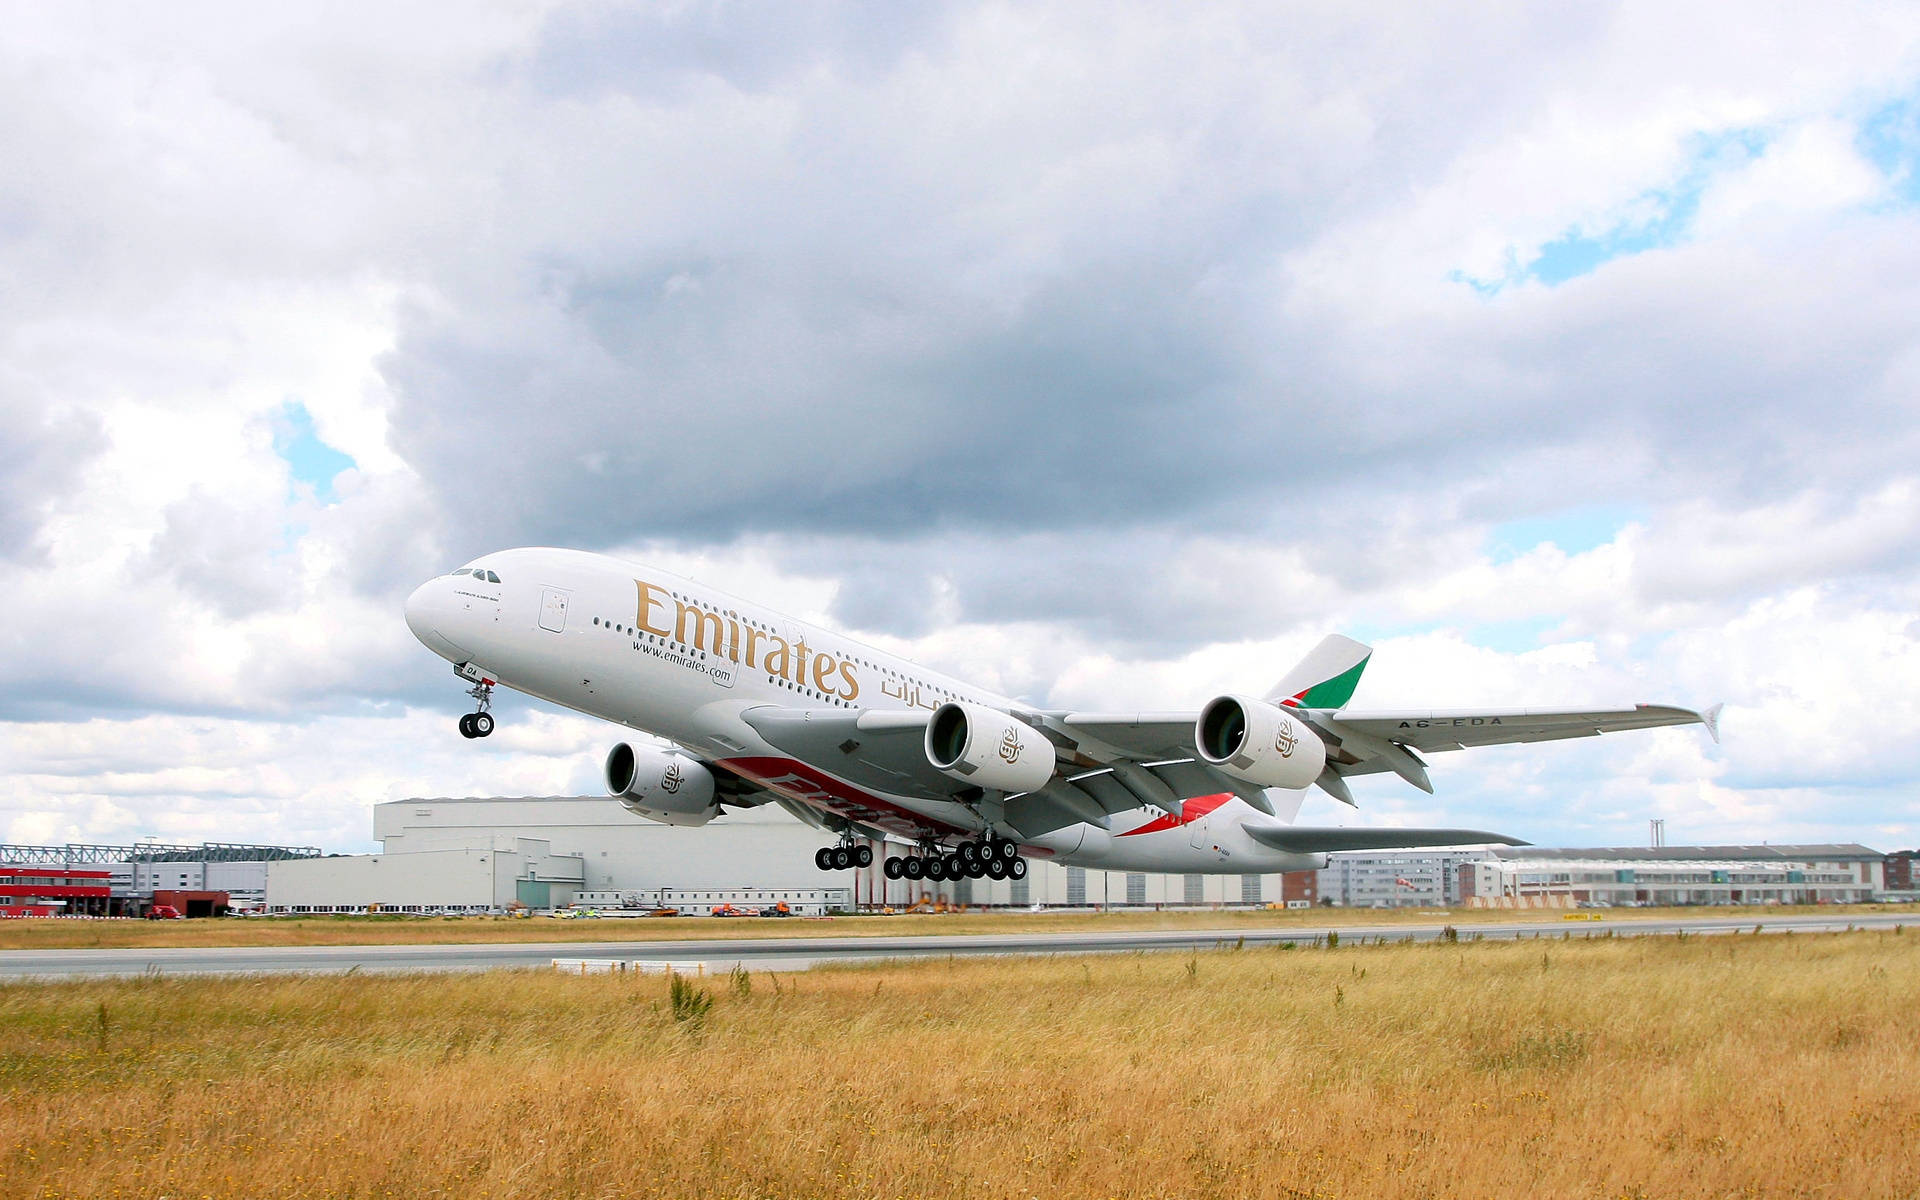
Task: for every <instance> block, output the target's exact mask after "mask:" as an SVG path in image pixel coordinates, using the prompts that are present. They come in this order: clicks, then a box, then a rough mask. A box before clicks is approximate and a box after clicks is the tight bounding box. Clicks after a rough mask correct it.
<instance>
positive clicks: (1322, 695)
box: [1267, 633, 1373, 708]
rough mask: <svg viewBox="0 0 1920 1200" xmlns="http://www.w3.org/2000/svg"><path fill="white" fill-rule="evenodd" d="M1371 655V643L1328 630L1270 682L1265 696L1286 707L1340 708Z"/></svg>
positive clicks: (1351, 694)
mask: <svg viewBox="0 0 1920 1200" xmlns="http://www.w3.org/2000/svg"><path fill="white" fill-rule="evenodd" d="M1371 657H1373V647H1371V646H1367V645H1364V644H1362V643H1360V642H1356V641H1354V640H1353V639H1352V638H1350V637H1343V636H1342V635H1340V634H1337V633H1333V634H1328V635H1327V636H1326V637H1325V638H1322V639H1321V641H1320V644H1319V645H1317V646H1315V647H1314V648H1313V649H1312V650H1311V651H1309V652H1308V654H1307V656H1306V657H1305V658H1303V659H1301V660H1300V661H1299V662H1298V663H1296V664H1295V665H1294V667H1293V669H1292V670H1290V671H1288V672H1287V673H1286V675H1284V676H1283V677H1282V678H1281V680H1280V682H1279V683H1276V684H1274V685H1273V690H1272V691H1270V692H1268V693H1267V699H1268V700H1269V701H1272V702H1274V703H1276V704H1284V705H1286V706H1287V707H1288V708H1344V707H1345V706H1346V703H1347V701H1348V700H1351V699H1352V698H1353V690H1354V689H1355V688H1356V687H1358V686H1360V673H1361V672H1362V671H1364V670H1366V669H1367V660H1368V659H1369V658H1371Z"/></svg>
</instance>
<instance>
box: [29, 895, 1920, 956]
mask: <svg viewBox="0 0 1920 1200" xmlns="http://www.w3.org/2000/svg"><path fill="white" fill-rule="evenodd" d="M1883 907H1884V906H1879V905H1870V904H1862V905H1854V906H1849V907H1848V909H1847V910H1846V911H1847V912H1849V913H1855V912H1859V913H1866V912H1877V911H1880V910H1881V909H1882V908H1883ZM1701 911H1702V910H1700V909H1697V908H1695V909H1685V910H1677V909H1651V908H1633V909H1609V910H1607V912H1606V920H1607V921H1632V920H1646V919H1650V918H1653V917H1670V916H1672V915H1673V914H1674V913H1675V912H1685V913H1686V914H1687V915H1689V916H1698V915H1700V913H1701ZM1833 911H1834V910H1832V909H1814V908H1787V907H1778V906H1775V907H1767V908H1715V909H1713V910H1712V914H1711V915H1713V916H1725V917H1737V918H1740V919H1742V920H1748V919H1751V920H1753V921H1755V922H1765V921H1767V920H1768V919H1770V918H1775V917H1780V916H1784V915H1787V914H1789V913H1814V912H1818V913H1826V914H1831V913H1832V912H1833ZM1914 918H1915V920H1916V922H1920V911H1917V912H1915V913H1914ZM1407 921H1416V922H1426V923H1431V922H1434V921H1448V922H1451V923H1453V924H1456V925H1465V924H1476V923H1482V922H1489V921H1497V922H1501V923H1503V924H1504V923H1510V922H1514V921H1539V922H1541V923H1543V924H1547V925H1551V926H1554V927H1556V928H1557V927H1560V926H1561V925H1563V924H1571V922H1565V921H1563V920H1562V914H1561V913H1560V912H1558V911H1553V910H1501V909H1459V910H1456V911H1453V912H1451V913H1438V912H1435V913H1421V912H1410V911H1408V910H1400V911H1375V910H1371V909H1353V908H1315V909H1291V910H1278V911H1276V910H1270V909H1220V910H1191V909H1185V910H1178V911H1171V912H1143V911H1122V912H1105V913H1097V912H1090V911H1077V912H1044V913H1025V912H1020V913H1005V912H1002V913H986V912H982V913H957V914H954V913H949V914H940V915H937V916H936V915H930V914H916V915H901V916H892V917H866V916H862V917H835V918H833V919H831V920H825V921H812V920H793V919H789V920H777V921H776V920H760V919H757V918H742V919H729V920H716V919H714V918H712V917H667V918H646V919H639V920H635V919H605V920H579V921H556V920H553V919H551V918H546V917H533V918H528V919H524V920H522V919H511V918H506V917H404V916H392V917H389V916H370V917H348V916H338V917H273V918H263V919H239V918H228V919H223V920H210V921H59V920H54V921H48V920H12V921H0V950H70V949H85V948H89V947H100V948H107V947H147V946H363V945H419V944H424V943H435V942H483V943H484V942H614V941H657V940H678V939H686V938H700V939H707V938H736V937H829V936H831V937H861V936H868V937H901V936H912V935H915V934H965V933H1049V932H1060V931H1073V932H1082V931H1085V930H1088V929H1100V930H1110V931H1114V932H1119V931H1122V930H1133V929H1227V930H1247V929H1263V928H1287V929H1300V928H1306V929H1325V928H1327V927H1328V926H1332V925H1338V926H1342V927H1346V926H1353V925H1373V924H1380V925H1389V924H1397V923H1404V922H1407ZM1583 927H1584V926H1583Z"/></svg>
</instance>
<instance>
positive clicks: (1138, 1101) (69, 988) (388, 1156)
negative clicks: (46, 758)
mask: <svg viewBox="0 0 1920 1200" xmlns="http://www.w3.org/2000/svg"><path fill="white" fill-rule="evenodd" d="M703 1001H704V1011H703ZM1916 1080H1920V934H1916V933H1911V932H1910V933H1900V932H1896V931H1892V930H1888V931H1874V932H1859V933H1851V934H1841V935H1823V936H1808V935H1797V936H1776V935H1762V936H1754V935H1752V934H1742V935H1738V936H1727V937H1712V938H1702V937H1689V938H1666V937H1662V938H1647V939H1637V938H1636V939H1605V938H1597V939H1595V940H1590V941H1588V940H1580V938H1579V936H1578V934H1576V935H1575V937H1574V939H1573V940H1570V941H1561V940H1558V939H1553V940H1540V941H1528V942H1524V943H1494V942H1473V941H1471V940H1463V941H1461V942H1459V943H1458V944H1446V943H1438V944H1433V945H1423V946H1408V945H1390V946H1377V945H1370V946H1353V945H1345V946H1341V947H1339V948H1337V949H1328V948H1312V949H1308V948H1303V949H1297V950H1280V949H1258V950H1255V949H1247V950H1239V951H1230V950H1227V951H1218V952H1214V953H1208V954H1200V955H1194V956H1188V955H1182V954H1136V955H1124V956H1101V957H1094V958H1068V959H1006V960H979V959H960V960H950V961H935V962H928V963H920V964H910V965H898V964H890V965H883V966H873V967H859V968H840V969H831V970H824V971H818V972H814V973H811V974H805V975H799V976H789V977H785V978H782V979H780V980H779V981H778V982H777V983H776V980H775V979H774V977H772V976H769V975H756V976H752V977H750V978H749V979H748V980H747V983H746V985H745V986H740V985H739V984H738V983H737V982H734V981H729V980H727V979H725V978H722V979H718V980H708V981H704V982H703V983H702V984H700V985H698V986H697V987H695V988H694V989H693V990H692V992H690V993H685V994H683V995H682V996H681V997H680V999H679V1001H678V1002H677V1003H676V1001H675V1000H674V998H673V997H672V996H671V995H670V993H669V984H668V982H667V981H665V980H662V979H659V978H657V977H645V978H642V977H632V976H595V977H586V978H581V977H566V976H560V975H553V974H545V973H493V974H487V975H475V976H465V975H462V976H443V975H436V976H431V977H424V976H407V977H371V978H350V977H324V978H314V977H307V978H289V977H280V978H257V979H246V980H198V979H194V980H181V979H166V978H148V979H140V980H123V981H117V982H88V983H62V984H19V985H8V986H3V987H0V1196H7V1197H14V1196H20V1197H25V1196H33V1197H46V1196H75V1197H81V1196H84V1197H114V1196H141V1197H158V1196H171V1197H186V1196H210V1197H242V1196H245V1197H255V1196H274V1197H280V1196H285V1197H296V1196H297V1197H310V1196H311V1197H319V1196H329V1197H331V1196H354V1197H375V1196H402V1197H416V1196H421V1197H425V1196H446V1197H456V1196H457V1197H503V1198H504V1197H624V1196H661V1197H701V1196H726V1197H736V1196H738V1197H760V1196H836V1197H837V1196H846V1197H869V1196H888V1197H890V1196H911V1197H924V1196H936V1197H945V1196H954V1197H958V1196H1017V1197H1026V1196H1035V1197H1082V1196H1124V1197H1136V1196H1168V1197H1172V1196H1272V1197H1296V1198H1298V1197H1323V1196H1324V1197H1336V1196H1340V1197H1344V1196H1354V1197H1361V1196H1365V1197H1475V1198H1479V1197H1492V1196H1527V1197H1562V1196H1566V1197H1609V1198H1612V1197H1693V1196H1698V1197H1727V1196H1836V1197H1842V1196H1843V1197H1898V1196H1913V1195H1915V1194H1916V1186H1917V1185H1916V1182H1915V1181H1916V1180H1917V1179H1920V1150H1916V1147H1920V1086H1916Z"/></svg>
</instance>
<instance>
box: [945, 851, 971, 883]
mask: <svg viewBox="0 0 1920 1200" xmlns="http://www.w3.org/2000/svg"><path fill="white" fill-rule="evenodd" d="M966 877H967V864H966V863H964V862H961V861H960V856H959V855H958V854H949V855H947V878H948V879H965V878H966Z"/></svg>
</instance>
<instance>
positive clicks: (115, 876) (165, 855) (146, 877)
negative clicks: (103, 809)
mask: <svg viewBox="0 0 1920 1200" xmlns="http://www.w3.org/2000/svg"><path fill="white" fill-rule="evenodd" d="M319 856H320V851H319V849H317V848H316V847H313V846H252V845H244V844H239V843H233V842H207V843H204V844H202V845H199V846H170V845H164V844H159V843H154V842H139V843H136V844H133V845H98V844H93V843H82V842H69V843H66V844H64V845H59V846H27V845H0V876H4V877H6V878H5V879H4V880H0V915H26V914H29V913H31V915H36V916H116V917H118V916H127V917H137V916H140V915H142V914H143V913H145V912H146V911H147V910H148V909H149V908H151V907H152V906H154V905H156V904H167V905H171V906H172V907H174V908H175V909H177V910H179V911H180V912H182V913H184V914H186V915H188V916H195V917H211V916H217V915H219V914H221V913H224V912H227V911H230V910H242V911H244V910H248V909H256V908H264V907H265V906H266V900H267V864H268V863H269V862H273V861H276V860H279V861H289V860H295V859H302V858H318V857H319ZM6 910H12V911H10V912H9V911H6Z"/></svg>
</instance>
